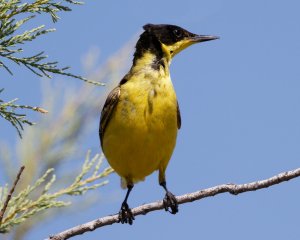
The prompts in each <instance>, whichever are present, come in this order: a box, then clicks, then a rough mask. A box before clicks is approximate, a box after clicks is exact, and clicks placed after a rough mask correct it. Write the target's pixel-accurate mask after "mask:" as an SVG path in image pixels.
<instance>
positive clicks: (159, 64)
mask: <svg viewBox="0 0 300 240" xmlns="http://www.w3.org/2000/svg"><path fill="white" fill-rule="evenodd" d="M170 64H171V59H168V58H167V57H158V56H157V55H156V54H153V53H151V52H150V51H147V52H144V53H143V54H142V55H141V56H140V57H139V58H137V59H135V60H134V62H133V65H132V67H131V70H130V71H131V73H133V74H134V73H138V72H141V71H142V72H158V73H160V74H161V75H169V66H170Z"/></svg>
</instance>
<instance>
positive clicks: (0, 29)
mask: <svg viewBox="0 0 300 240" xmlns="http://www.w3.org/2000/svg"><path fill="white" fill-rule="evenodd" d="M72 4H73V5H74V4H77V5H78V4H83V3H82V2H78V1H74V0H62V1H60V2H58V1H56V0H35V1H32V2H30V3H22V1H21V0H1V1H0V70H2V69H4V70H5V71H7V72H8V73H9V74H10V75H13V70H12V69H11V66H10V64H11V63H14V64H16V65H19V66H23V67H25V68H27V69H28V70H30V71H31V72H32V73H33V74H35V75H37V76H39V77H47V78H52V75H53V74H57V75H63V76H68V77H73V78H77V79H80V80H83V81H85V82H88V83H92V84H95V85H103V84H102V83H99V82H95V81H91V80H88V79H87V78H84V77H82V76H80V75H77V74H73V73H71V72H69V69H70V67H60V66H59V64H58V62H57V61H48V56H47V55H46V54H45V53H44V51H41V52H39V53H36V54H30V55H29V54H26V53H25V54H24V52H26V51H24V49H23V45H24V44H26V43H27V42H32V41H33V42H35V40H36V39H37V38H38V37H40V36H44V35H47V34H48V33H50V32H54V31H55V29H54V28H51V29H45V25H41V26H37V27H34V28H32V29H30V30H22V29H23V28H24V26H25V25H26V24H27V23H28V22H31V20H33V19H34V18H35V17H37V16H38V15H40V14H48V15H49V16H50V17H51V18H52V21H53V22H57V21H58V20H59V16H58V13H60V12H67V11H71V10H72V9H71V8H70V6H69V5H72ZM1 91H2V90H0V93H1ZM16 100H17V99H14V100H12V101H9V102H5V101H4V100H2V99H0V117H3V118H4V119H6V120H7V121H9V122H10V123H11V124H12V126H14V127H15V129H16V130H17V132H18V134H19V136H20V137H21V136H22V135H21V132H22V130H23V128H24V125H33V122H31V121H29V120H27V119H26V114H25V113H21V114H20V113H16V112H15V110H16V109H17V108H23V109H24V108H26V109H30V110H34V111H38V109H39V108H36V107H31V106H25V105H16V104H14V103H15V101H16ZM22 106H23V107H22Z"/></svg>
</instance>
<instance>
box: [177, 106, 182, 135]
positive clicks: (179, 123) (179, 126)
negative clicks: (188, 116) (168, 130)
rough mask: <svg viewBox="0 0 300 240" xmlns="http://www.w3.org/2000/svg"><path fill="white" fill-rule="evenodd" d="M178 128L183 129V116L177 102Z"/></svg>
mask: <svg viewBox="0 0 300 240" xmlns="http://www.w3.org/2000/svg"><path fill="white" fill-rule="evenodd" d="M177 128H178V129H180V128H181V116H180V109H179V104H178V101H177Z"/></svg>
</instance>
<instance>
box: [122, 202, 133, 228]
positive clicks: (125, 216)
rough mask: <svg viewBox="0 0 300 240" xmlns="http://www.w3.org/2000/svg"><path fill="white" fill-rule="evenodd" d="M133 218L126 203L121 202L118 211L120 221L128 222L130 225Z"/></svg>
mask: <svg viewBox="0 0 300 240" xmlns="http://www.w3.org/2000/svg"><path fill="white" fill-rule="evenodd" d="M133 220H134V216H133V214H132V211H131V209H130V208H129V206H128V204H127V203H126V202H123V203H122V206H121V209H120V211H119V221H118V222H120V223H122V224H124V223H128V224H129V225H132V223H133Z"/></svg>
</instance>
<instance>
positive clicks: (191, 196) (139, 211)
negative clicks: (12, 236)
mask: <svg viewBox="0 0 300 240" xmlns="http://www.w3.org/2000/svg"><path fill="white" fill-rule="evenodd" d="M299 176H300V168H297V169H295V170H292V171H288V172H283V173H280V174H278V175H276V176H273V177H271V178H268V179H265V180H261V181H256V182H251V183H245V184H233V183H230V184H222V185H218V186H215V187H211V188H207V189H204V190H200V191H197V192H193V193H188V194H184V195H181V196H178V197H176V198H177V201H178V204H183V203H187V202H193V201H196V200H200V199H202V198H207V197H212V196H215V195H217V194H220V193H225V192H228V193H231V194H233V195H238V194H240V193H243V192H250V191H256V190H258V189H262V188H268V187H270V186H273V185H275V184H279V183H282V182H284V181H288V180H291V179H293V178H296V177H299ZM161 209H164V206H163V202H162V201H157V202H153V203H148V204H144V205H142V206H139V207H136V208H133V209H132V213H133V215H134V216H137V215H146V214H147V213H148V212H152V211H156V210H161ZM117 222H118V214H115V215H110V216H106V217H103V218H99V219H96V220H93V221H90V222H87V223H84V224H81V225H78V226H75V227H73V228H70V229H67V230H65V231H63V232H61V233H58V234H56V235H53V236H50V237H49V238H48V240H65V239H69V238H71V237H73V236H76V235H80V234H83V233H85V232H89V231H94V230H95V229H97V228H100V227H103V226H106V225H111V224H114V223H117Z"/></svg>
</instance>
